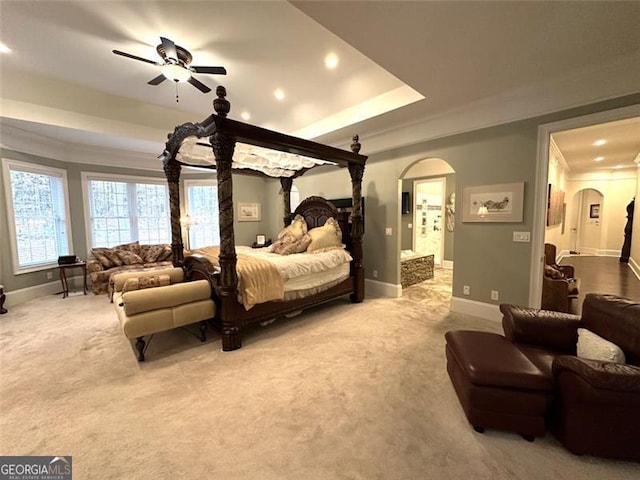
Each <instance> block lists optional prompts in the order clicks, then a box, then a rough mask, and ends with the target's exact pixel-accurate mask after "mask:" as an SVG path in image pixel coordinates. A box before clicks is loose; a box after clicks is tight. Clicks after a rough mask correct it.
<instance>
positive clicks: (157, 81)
mask: <svg viewBox="0 0 640 480" xmlns="http://www.w3.org/2000/svg"><path fill="white" fill-rule="evenodd" d="M166 79H167V77H165V76H164V75H162V74H160V75H158V76H157V77H156V78H153V79H151V80H149V81H148V82H147V83H148V84H149V85H159V84H161V83H162V82H164V81H165V80H166Z"/></svg>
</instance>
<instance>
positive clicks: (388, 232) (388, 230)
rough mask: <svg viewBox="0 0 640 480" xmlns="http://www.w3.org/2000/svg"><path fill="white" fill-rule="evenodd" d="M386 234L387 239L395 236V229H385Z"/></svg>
mask: <svg viewBox="0 0 640 480" xmlns="http://www.w3.org/2000/svg"><path fill="white" fill-rule="evenodd" d="M384 234H385V235H386V236H387V237H390V236H391V235H393V229H392V228H391V227H387V228H385V229H384Z"/></svg>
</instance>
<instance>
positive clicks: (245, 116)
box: [240, 112, 251, 120]
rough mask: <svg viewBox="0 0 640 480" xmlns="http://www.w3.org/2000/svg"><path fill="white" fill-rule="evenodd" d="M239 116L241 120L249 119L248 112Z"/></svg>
mask: <svg viewBox="0 0 640 480" xmlns="http://www.w3.org/2000/svg"><path fill="white" fill-rule="evenodd" d="M240 116H241V117H242V119H243V120H249V119H250V118H251V115H249V112H242V113H241V114H240Z"/></svg>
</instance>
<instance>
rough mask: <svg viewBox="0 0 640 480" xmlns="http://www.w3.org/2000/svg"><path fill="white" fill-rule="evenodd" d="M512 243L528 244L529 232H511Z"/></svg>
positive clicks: (529, 239)
mask: <svg viewBox="0 0 640 480" xmlns="http://www.w3.org/2000/svg"><path fill="white" fill-rule="evenodd" d="M513 241H514V242H525V243H526V242H530V241H531V232H513Z"/></svg>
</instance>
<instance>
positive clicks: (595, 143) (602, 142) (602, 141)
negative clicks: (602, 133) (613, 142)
mask: <svg viewBox="0 0 640 480" xmlns="http://www.w3.org/2000/svg"><path fill="white" fill-rule="evenodd" d="M605 143H607V141H606V140H596V141H595V142H593V144H594V145H595V146H596V147H601V146H602V145H604V144H605Z"/></svg>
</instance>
